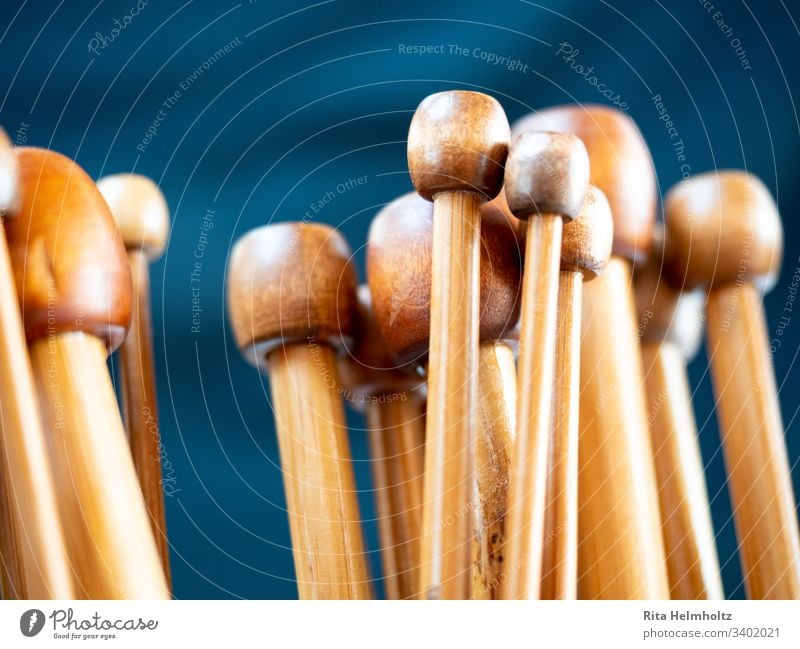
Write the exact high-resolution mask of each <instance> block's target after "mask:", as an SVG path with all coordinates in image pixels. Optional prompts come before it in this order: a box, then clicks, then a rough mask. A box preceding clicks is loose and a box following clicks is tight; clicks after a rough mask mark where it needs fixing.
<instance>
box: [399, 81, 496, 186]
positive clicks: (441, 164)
mask: <svg viewBox="0 0 800 649" xmlns="http://www.w3.org/2000/svg"><path fill="white" fill-rule="evenodd" d="M509 139H510V128H509V125H508V119H507V118H506V114H505V112H504V111H503V107H502V106H501V105H500V104H499V102H498V101H497V100H496V99H494V98H492V97H489V96H488V95H484V94H482V93H479V92H468V91H464V90H452V91H448V92H439V93H436V94H434V95H430V96H428V97H426V98H425V99H423V100H422V103H421V104H420V105H419V106H418V107H417V110H416V112H415V113H414V117H413V119H412V120H411V127H410V129H409V132H408V169H409V171H410V173H411V181H412V182H413V183H414V187H416V189H417V191H418V192H419V193H420V195H422V196H424V197H425V198H427V199H429V200H432V199H433V197H434V196H435V195H436V194H438V193H440V192H451V191H469V192H477V193H479V194H483V195H484V196H486V197H488V198H492V197H494V196H496V195H497V192H499V191H500V187H502V185H503V166H504V164H505V161H506V156H507V154H508V141H509Z"/></svg>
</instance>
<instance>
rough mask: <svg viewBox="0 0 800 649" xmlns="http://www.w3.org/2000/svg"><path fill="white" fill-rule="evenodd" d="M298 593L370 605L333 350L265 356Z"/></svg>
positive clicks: (307, 348)
mask: <svg viewBox="0 0 800 649" xmlns="http://www.w3.org/2000/svg"><path fill="white" fill-rule="evenodd" d="M268 363H269V377H270V385H271V391H272V407H273V409H274V412H275V424H276V428H277V434H278V445H279V448H280V453H281V468H282V471H283V481H284V488H285V489H286V505H287V509H288V513H289V527H290V530H291V535H292V548H293V552H294V565H295V571H296V573H297V587H298V590H299V593H300V597H301V598H302V599H369V598H370V594H371V593H370V584H369V577H368V575H367V565H366V557H365V555H364V544H363V540H362V537H361V518H360V516H359V511H358V500H357V497H356V486H355V478H354V476H353V466H352V459H351V456H350V445H349V442H348V439H347V428H346V426H345V418H344V407H343V405H342V399H341V397H340V396H339V394H338V393H337V391H336V387H337V386H338V384H339V379H338V373H337V370H336V362H335V357H334V352H333V349H331V348H330V347H329V346H328V345H325V344H322V343H317V342H315V341H309V342H308V343H302V344H293V345H287V346H285V347H279V348H278V349H276V350H274V351H273V352H271V353H270V354H269V356H268Z"/></svg>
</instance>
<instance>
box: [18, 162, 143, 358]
mask: <svg viewBox="0 0 800 649" xmlns="http://www.w3.org/2000/svg"><path fill="white" fill-rule="evenodd" d="M16 158H17V169H18V173H19V182H20V198H21V200H20V209H19V213H18V215H17V218H14V219H9V220H8V221H7V222H6V224H5V225H6V233H7V236H8V244H9V248H10V251H11V263H12V266H13V267H14V276H15V278H16V283H17V292H18V295H19V299H20V303H21V306H22V315H23V320H24V322H25V334H26V335H27V337H28V340H37V339H40V338H44V337H46V336H49V335H53V334H58V333H63V332H67V331H84V332H86V333H89V334H92V335H94V336H97V337H98V338H102V339H103V340H104V341H105V342H106V345H107V346H108V348H109V350H110V351H113V350H114V349H116V348H117V347H118V346H119V345H120V344H121V343H122V341H123V340H124V338H125V333H126V331H127V329H128V325H129V324H130V320H131V299H132V290H133V289H132V285H131V271H130V266H129V264H128V258H127V256H126V254H125V247H124V246H123V244H122V239H121V238H120V236H119V233H118V232H117V228H116V226H115V225H114V219H113V217H112V216H111V212H110V211H109V209H108V205H106V202H105V200H104V199H103V197H102V195H101V194H100V191H99V190H98V189H97V185H95V183H94V181H93V180H92V179H91V178H90V177H89V176H88V174H87V173H86V172H85V171H84V170H83V169H81V168H80V167H79V166H78V165H77V164H76V163H75V162H73V161H72V160H70V159H69V158H67V157H65V156H63V155H61V154H60V153H56V152H54V151H47V150H45V149H36V148H19V149H16Z"/></svg>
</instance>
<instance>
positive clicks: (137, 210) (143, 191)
mask: <svg viewBox="0 0 800 649" xmlns="http://www.w3.org/2000/svg"><path fill="white" fill-rule="evenodd" d="M97 186H98V187H99V188H100V193H101V194H103V197H104V198H105V199H106V202H107V203H108V206H109V207H110V208H111V213H112V214H113V215H114V219H115V220H116V222H117V229H118V230H119V232H120V234H121V235H122V240H123V241H124V242H125V246H126V247H127V248H128V249H129V250H141V251H142V252H144V253H145V254H146V255H147V257H148V259H150V260H151V261H152V260H154V259H158V258H159V257H160V256H161V254H162V253H163V252H164V248H165V247H166V245H167V236H168V234H169V207H167V201H166V199H165V198H164V195H163V194H162V193H161V190H160V189H159V188H158V185H156V184H155V183H154V182H153V181H152V180H150V179H149V178H147V177H145V176H140V175H139V174H115V175H113V176H106V177H105V178H101V179H100V180H98V181H97Z"/></svg>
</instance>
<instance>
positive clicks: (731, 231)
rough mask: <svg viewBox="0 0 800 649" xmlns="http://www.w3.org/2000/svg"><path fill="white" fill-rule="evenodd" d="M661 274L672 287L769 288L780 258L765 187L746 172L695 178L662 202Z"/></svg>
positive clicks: (776, 221)
mask: <svg viewBox="0 0 800 649" xmlns="http://www.w3.org/2000/svg"><path fill="white" fill-rule="evenodd" d="M664 222H665V228H666V234H665V236H666V242H665V251H664V256H665V270H666V272H667V273H668V274H669V277H670V279H671V280H672V281H673V283H674V284H675V285H676V286H682V287H687V288H693V287H696V286H706V287H708V286H711V285H712V284H713V287H714V288H720V287H722V286H725V285H727V284H733V283H736V282H743V281H747V282H752V283H754V284H756V285H757V286H758V287H759V288H761V289H762V290H766V289H768V288H771V285H772V283H774V280H775V277H776V275H777V273H778V272H779V270H780V265H781V260H782V257H783V228H782V225H781V219H780V216H779V215H778V208H777V206H776V205H775V201H774V200H773V199H772V196H771V195H770V193H769V190H768V189H767V188H766V186H765V185H764V183H762V182H761V181H760V180H759V179H758V178H756V177H755V176H753V175H752V174H748V173H746V172H744V171H719V172H709V173H704V174H699V175H697V176H694V177H692V178H690V179H689V180H686V181H684V182H681V183H679V184H678V185H676V186H675V187H673V188H672V189H671V190H670V191H669V192H668V193H667V196H666V199H665V202H664Z"/></svg>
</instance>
